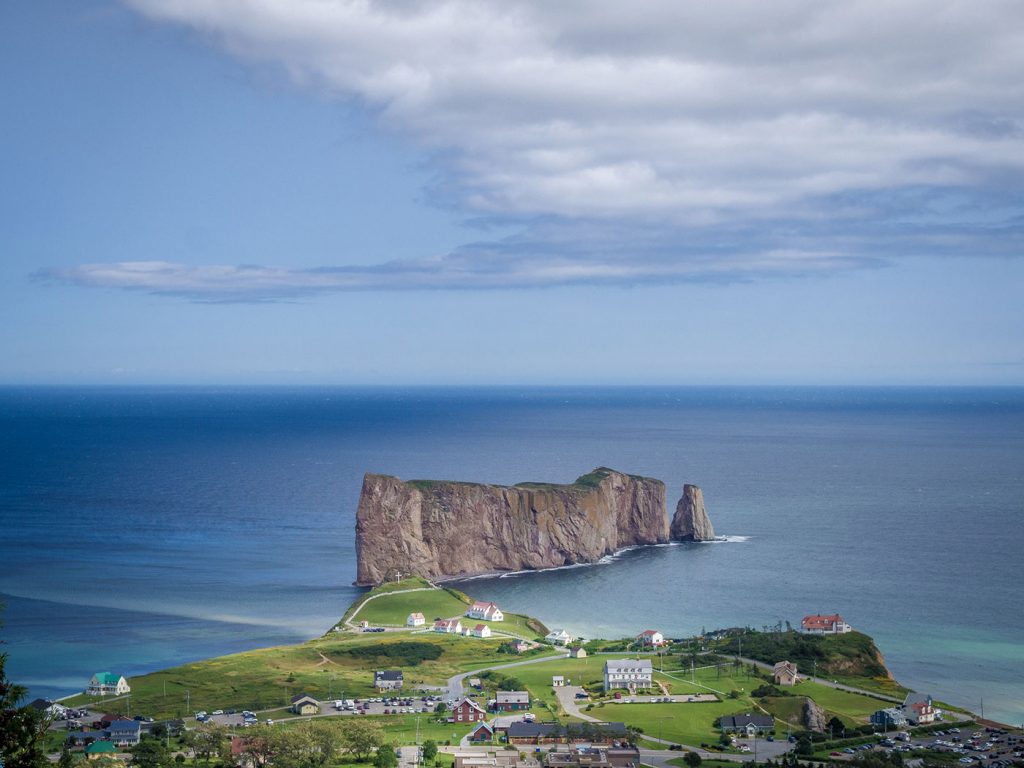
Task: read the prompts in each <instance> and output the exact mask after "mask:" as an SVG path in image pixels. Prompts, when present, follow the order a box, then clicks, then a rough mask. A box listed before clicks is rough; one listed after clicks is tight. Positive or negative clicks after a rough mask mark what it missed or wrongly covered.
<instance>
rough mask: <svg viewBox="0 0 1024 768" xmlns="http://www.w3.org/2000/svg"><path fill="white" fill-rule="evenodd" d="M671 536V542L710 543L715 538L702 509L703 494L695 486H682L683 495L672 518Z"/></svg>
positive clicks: (712, 528)
mask: <svg viewBox="0 0 1024 768" xmlns="http://www.w3.org/2000/svg"><path fill="white" fill-rule="evenodd" d="M671 535H672V540H673V541H711V540H712V539H714V538H715V529H714V527H712V525H711V520H709V519H708V513H707V510H706V509H704V494H703V493H701V490H700V488H698V487H697V486H696V485H689V484H687V485H684V486H683V495H682V497H681V498H680V499H679V503H678V504H676V514H675V515H674V516H673V518H672V529H671Z"/></svg>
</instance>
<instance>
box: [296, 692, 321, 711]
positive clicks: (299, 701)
mask: <svg viewBox="0 0 1024 768" xmlns="http://www.w3.org/2000/svg"><path fill="white" fill-rule="evenodd" d="M292 712H294V713H295V714H296V715H316V714H319V713H320V702H319V701H317V700H316V699H314V698H313V697H312V696H310V695H308V694H305V693H300V694H299V695H298V696H294V697H293V698H292Z"/></svg>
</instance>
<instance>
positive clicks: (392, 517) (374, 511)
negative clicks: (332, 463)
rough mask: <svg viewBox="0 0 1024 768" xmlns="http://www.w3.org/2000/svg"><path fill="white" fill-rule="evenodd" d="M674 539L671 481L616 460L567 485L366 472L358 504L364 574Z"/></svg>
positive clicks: (456, 569)
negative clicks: (629, 469)
mask: <svg viewBox="0 0 1024 768" xmlns="http://www.w3.org/2000/svg"><path fill="white" fill-rule="evenodd" d="M702 509H703V507H702ZM709 527H710V526H709ZM668 541H669V525H668V516H667V515H666V512H665V484H664V483H663V482H661V481H660V480H655V479H653V478H650V477H640V476H638V475H628V474H625V473H622V472H616V471H615V470H613V469H608V468H607V467H599V468H597V469H595V470H594V471H593V472H590V473H588V474H586V475H583V476H582V477H579V478H577V479H576V482H574V483H571V484H568V485H556V484H551V483H520V484H519V485H514V486H507V485H491V484H486V483H464V482H451V481H437V480H410V481H403V480H400V479H399V478H397V477H391V476H388V475H374V474H367V475H366V477H365V478H364V479H363V490H362V493H361V495H360V497H359V508H358V510H357V512H356V558H357V575H356V583H357V584H360V585H372V584H379V583H381V582H383V581H388V580H391V579H394V578H396V577H397V576H399V575H401V576H409V575H417V576H423V577H425V578H428V579H434V578H437V579H442V578H446V577H454V576H473V575H478V574H485V573H497V572H505V571H520V570H532V569H539V568H554V567H560V566H565V565H571V564H574V563H592V562H595V561H597V560H599V559H601V558H602V557H604V556H605V555H608V554H611V553H612V552H615V551H617V550H619V549H622V548H623V547H631V546H637V545H643V544H664V543H666V542H668Z"/></svg>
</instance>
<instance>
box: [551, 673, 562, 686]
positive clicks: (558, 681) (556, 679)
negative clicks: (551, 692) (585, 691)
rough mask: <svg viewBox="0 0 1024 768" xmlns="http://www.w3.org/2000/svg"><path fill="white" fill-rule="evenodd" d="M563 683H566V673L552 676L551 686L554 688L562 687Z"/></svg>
mask: <svg viewBox="0 0 1024 768" xmlns="http://www.w3.org/2000/svg"><path fill="white" fill-rule="evenodd" d="M563 685H565V676H564V675H552V676H551V687H552V688H561V687H562V686H563Z"/></svg>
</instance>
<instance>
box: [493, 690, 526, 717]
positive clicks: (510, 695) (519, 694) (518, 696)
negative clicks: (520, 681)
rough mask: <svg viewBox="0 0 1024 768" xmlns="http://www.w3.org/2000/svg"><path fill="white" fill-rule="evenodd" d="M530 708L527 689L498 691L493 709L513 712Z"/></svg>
mask: <svg viewBox="0 0 1024 768" xmlns="http://www.w3.org/2000/svg"><path fill="white" fill-rule="evenodd" d="M529 708H530V694H529V693H528V692H527V691H498V693H497V695H496V697H495V700H494V709H495V710H496V711H498V712H515V711H518V710H520V709H529Z"/></svg>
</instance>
